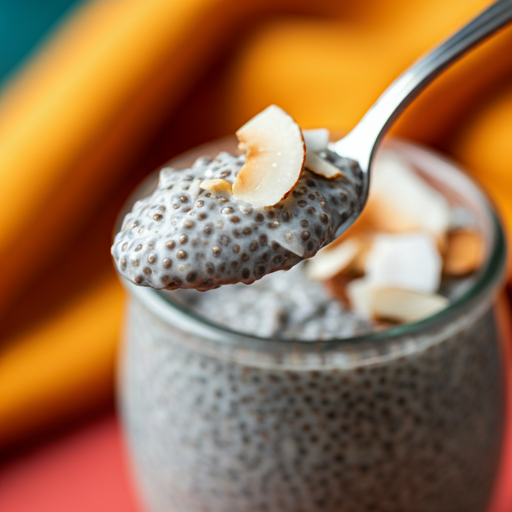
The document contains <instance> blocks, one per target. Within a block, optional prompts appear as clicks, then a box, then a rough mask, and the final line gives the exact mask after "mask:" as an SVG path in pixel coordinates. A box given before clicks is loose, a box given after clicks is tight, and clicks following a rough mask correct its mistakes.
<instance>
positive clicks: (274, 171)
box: [233, 105, 306, 207]
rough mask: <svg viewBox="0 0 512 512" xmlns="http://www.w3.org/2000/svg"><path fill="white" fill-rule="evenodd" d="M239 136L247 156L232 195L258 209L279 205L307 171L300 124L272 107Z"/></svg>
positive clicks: (249, 124)
mask: <svg viewBox="0 0 512 512" xmlns="http://www.w3.org/2000/svg"><path fill="white" fill-rule="evenodd" d="M236 135H237V137H238V140H239V141H240V146H239V147H240V149H242V150H243V151H248V154H247V159H246V162H245V165H244V166H243V167H242V169H241V170H240V172H239V173H238V176H237V179H236V181H235V183H234V184H233V194H234V195H235V197H236V198H237V199H240V200H242V201H245V202H247V203H251V204H252V205H253V206H256V207H265V206H273V205H275V204H277V203H278V202H279V201H281V200H282V199H284V198H285V197H286V196H287V195H288V194H289V193H290V192H291V191H292V189H293V187H294V186H295V184H296V183H297V181H298V179H299V178H300V175H301V173H302V170H303V169H304V160H305V156H306V147H305V144H304V139H303V137H302V132H301V130H300V128H299V125H298V124H297V123H296V122H295V121H294V120H293V118H292V117H291V116H290V115H288V114H287V113H286V112H285V111H284V110H282V109H281V108H279V107H277V106H276V105H271V106H270V107H268V108H266V109H265V110H263V112H260V113H259V114H258V115H256V116H255V117H253V118H252V119H251V120H250V121H249V122H247V123H246V124H245V125H244V126H242V128H240V129H239V130H238V131H237V132H236Z"/></svg>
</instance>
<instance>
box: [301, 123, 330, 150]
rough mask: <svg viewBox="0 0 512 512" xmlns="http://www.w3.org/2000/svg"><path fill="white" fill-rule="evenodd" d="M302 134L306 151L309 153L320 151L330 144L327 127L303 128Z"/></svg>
mask: <svg viewBox="0 0 512 512" xmlns="http://www.w3.org/2000/svg"><path fill="white" fill-rule="evenodd" d="M302 136H303V137H304V142H305V143H306V151H307V152H308V153H320V151H325V150H326V149H327V144H329V130H327V129H325V128H317V129H315V130H302Z"/></svg>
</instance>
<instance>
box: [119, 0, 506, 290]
mask: <svg viewBox="0 0 512 512" xmlns="http://www.w3.org/2000/svg"><path fill="white" fill-rule="evenodd" d="M511 18H512V0H499V1H497V2H495V3H494V4H493V5H491V6H490V7H489V8H488V9H487V10H486V11H484V12H483V13H482V14H480V15H479V16H478V17H476V18H475V19H474V20H473V21H471V22H470V23H469V24H468V25H466V26H465V27H464V28H463V29H461V30H460V31H459V32H457V33H456V34H455V35H454V36H452V37H451V38H450V39H448V40H447V41H446V42H444V43H442V44H441V45H440V46H438V47H437V48H435V49H434V50H432V51H431V52H430V53H429V54H427V55H426V56H425V57H423V58H422V59H420V60H419V61H417V62H416V63H415V64H413V66H412V67H411V68H409V69H408V70H407V71H406V72H405V73H403V74H402V75H401V76H400V77H398V79H397V80H395V82H393V83H392V84H391V86H390V87H388V89H387V90H386V91H385V92H384V93H383V94H382V96H381V97H380V98H379V99H378V100H377V102H376V103H375V105H374V106H373V107H372V108H371V109H370V110H369V111H368V112H367V114H366V115H365V116H364V117H363V118H362V120H361V121H360V122H359V124H357V126H356V127H355V128H354V129H353V130H352V131H351V132H350V133H349V134H348V135H347V136H346V137H344V138H343V139H341V140H340V141H338V142H335V143H332V144H330V145H329V146H328V151H327V153H330V155H328V156H329V157H330V158H329V160H331V161H332V162H333V163H336V165H335V166H336V167H338V169H339V168H341V169H343V170H345V166H347V169H346V170H347V173H344V175H342V176H341V177H339V179H338V181H337V185H338V186H336V185H335V184H334V183H331V182H330V181H329V180H328V179H326V177H325V176H324V177H322V176H323V175H322V176H318V175H316V174H314V173H312V172H309V170H308V173H302V175H300V176H299V178H298V181H297V182H296V184H295V185H294V187H293V191H291V192H292V193H291V194H290V195H289V196H288V198H287V199H286V201H285V203H286V204H285V203H281V202H280V203H278V204H279V206H278V207H274V206H272V207H268V209H266V210H263V209H261V208H259V209H258V208H256V207H253V205H252V201H250V200H247V199H246V200H245V202H244V200H242V201H239V200H238V199H237V197H236V194H235V193H234V188H235V187H236V183H237V181H238V180H239V178H240V176H239V175H238V174H236V172H235V171H236V170H237V169H238V171H239V173H241V172H242V171H243V167H244V166H245V163H244V162H246V161H245V160H244V158H242V157H241V156H236V155H230V154H228V153H220V154H219V155H217V157H216V158H215V159H206V160H205V159H199V160H196V162H195V163H194V164H193V165H192V167H190V168H189V169H187V171H186V172H181V173H176V172H175V171H174V170H173V169H171V168H166V169H163V170H162V172H161V173H160V180H159V183H158V186H157V189H156V190H155V191H154V192H153V194H151V195H150V196H148V197H146V198H144V199H142V200H140V201H137V202H136V203H135V204H134V205H133V210H132V212H130V213H129V214H127V215H126V217H125V219H124V222H123V226H122V228H121V231H120V232H119V233H118V234H117V235H116V238H115V240H114V245H113V247H112V254H113V256H114V259H115V261H116V265H117V267H118V270H119V271H120V273H121V274H122V275H123V276H124V277H126V278H127V279H128V280H130V281H132V282H133V283H135V284H138V285H142V286H151V287H153V288H156V289H162V288H166V289H167V290H174V289H177V288H195V289H197V290H209V289H212V288H215V287H218V286H221V285H224V284H233V283H239V282H243V283H245V284H250V283H252V282H254V281H255V280H256V279H260V278H261V277H263V276H264V275H266V274H268V273H271V272H274V271H277V270H287V269H289V268H291V267H292V266H294V265H296V264H297V263H299V262H300V261H302V260H303V259H306V258H310V257H311V256H313V255H314V254H315V253H316V252H317V251H318V249H319V248H320V247H322V246H323V245H325V244H327V243H330V242H331V241H332V240H333V239H335V238H336V237H337V236H338V235H340V234H341V233H343V232H344V231H346V229H347V228H348V227H350V225H351V224H352V223H353V222H354V221H355V220H356V219H357V218H358V217H359V215H360V214H361V212H362V210H363V208H364V206H365V204H366V201H367V198H368V190H369V185H370V173H371V166H372V159H373V157H374V155H375V151H376V149H377V147H378V145H379V143H380V141H381V139H382V137H383V136H384V134H385V133H386V131H387V130H388V128H389V127H390V126H391V124H392V123H393V122H394V121H395V119H396V118H397V117H398V116H399V115H400V113H401V112H402V111H403V110H404V109H405V107H406V106H407V105H408V104H409V103H410V102H411V101H412V100H413V99H414V97H415V96H416V95H417V94H419V92H420V91H421V90H423V89H424V88H425V87H426V86H427V85H428V84H429V83H430V82H431V81H432V80H433V79H434V78H435V77H436V76H437V75H438V74H440V73H441V72H442V71H443V70H444V69H445V68H447V67H448V66H449V65H450V64H451V63H452V62H453V61H455V60H456V59H457V58H458V57H460V56H461V55H463V54H464V53H465V52H466V51H467V50H469V49H470V48H471V47H473V46H475V45H476V44H477V43H478V42H479V41H481V40H482V39H484V38H485V37H486V36H489V35H490V34H492V33H493V32H495V31H496V30H498V29H499V28H500V27H502V26H503V25H505V24H506V23H507V22H508V21H509V20H510V19H511ZM276 109H277V110H278V111H279V110H281V109H279V108H278V107H276V106H272V107H269V108H267V109H266V110H265V111H263V112H262V113H260V114H258V116H261V115H266V116H267V117H266V118H265V119H266V121H265V123H266V124H265V123H264V124H265V126H266V125H268V122H269V121H268V119H269V117H268V116H269V115H270V116H271V117H272V120H271V121H272V122H271V124H272V126H274V129H275V124H273V123H278V124H279V123H284V125H283V126H285V127H287V128H286V129H287V130H288V129H290V122H291V123H292V124H295V122H294V121H293V119H291V118H290V120H291V121H290V120H288V118H289V116H288V114H286V113H285V112H284V111H281V113H279V112H278V111H276ZM258 116H256V117H255V118H253V120H251V121H249V123H254V122H256V121H255V120H256V119H258ZM276 116H277V117H276ZM261 119H262V118H261V117H259V122H260V123H261ZM276 119H277V121H276ZM283 119H286V122H285V121H283ZM279 120H280V121H279ZM245 126H247V125H245ZM243 128H244V127H242V129H243ZM242 129H241V130H242ZM241 130H239V132H240V131H241ZM283 130H284V128H283ZM285 131H286V130H285ZM296 131H297V132H298V136H299V137H300V138H301V141H300V142H301V145H302V144H303V142H302V137H301V136H300V128H299V127H298V126H296ZM256 132H258V133H260V132H261V126H259V129H258V130H256ZM263 132H264V133H265V130H263ZM276 165H277V164H275V163H274V164H272V166H276ZM349 167H351V169H350V171H351V172H352V171H354V170H355V171H357V170H358V169H357V168H359V170H360V171H361V172H356V173H354V174H353V176H356V175H357V180H352V179H349V176H350V175H351V172H350V173H349V172H348V171H349V169H348V168H349ZM312 170H314V169H312ZM317 172H318V169H317ZM264 176H267V174H264ZM212 178H213V179H212ZM260 178H261V177H260ZM271 178H273V177H272V176H271ZM226 180H231V181H229V182H227V181H226ZM212 182H213V183H216V184H217V185H219V183H218V182H220V183H222V184H223V185H224V188H226V187H227V188H228V189H229V190H230V191H231V189H232V191H233V194H231V193H228V192H226V191H222V190H216V189H212V188H211V187H212V186H215V185H213V184H212ZM260 184H261V183H260ZM260 184H258V186H257V187H256V190H257V189H258V187H259V186H260ZM267 186H268V183H267ZM282 192H284V191H282ZM333 235H334V236H333Z"/></svg>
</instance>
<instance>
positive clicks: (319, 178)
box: [112, 106, 363, 291]
mask: <svg viewBox="0 0 512 512" xmlns="http://www.w3.org/2000/svg"><path fill="white" fill-rule="evenodd" d="M273 113H274V114H273ZM265 115H270V116H271V121H272V123H273V122H274V121H275V122H277V123H278V124H279V122H283V120H284V126H283V129H284V130H285V131H286V129H287V128H288V129H290V130H292V132H293V133H294V135H295V136H296V137H295V138H296V140H295V142H296V144H297V146H298V147H297V152H298V153H299V155H298V157H297V155H296V154H295V152H293V151H289V153H290V155H289V156H290V158H291V159H293V158H295V159H296V160H297V161H296V162H295V167H294V168H293V169H292V170H293V172H292V171H290V170H289V169H288V168H287V158H286V156H287V154H286V151H285V149H284V148H283V150H282V151H279V149H280V147H277V149H275V150H274V149H272V148H271V146H272V145H274V144H276V142H275V141H274V140H273V139H274V138H275V137H279V134H275V136H273V135H274V134H271V136H269V137H266V138H269V139H270V140H264V141H258V144H257V146H258V148H257V152H258V154H259V155H261V158H262V159H263V162H259V161H256V162H254V158H252V153H251V149H249V151H248V153H247V154H245V153H244V154H241V155H233V154H230V153H227V152H220V153H218V154H217V155H216V156H215V157H214V158H208V157H200V158H198V159H197V160H195V162H194V163H193V164H192V166H191V167H190V168H187V169H181V170H176V169H174V168H173V167H172V166H165V167H164V168H162V169H161V170H160V175H159V181H158V185H157V187H156V190H154V191H153V193H152V194H150V195H149V196H148V197H145V198H143V199H140V200H139V201H137V202H136V203H135V204H134V205H133V208H132V211H131V212H129V213H128V214H127V215H126V217H125V219H124V222H123V225H122V227H121V230H120V232H119V233H118V234H117V235H116V237H115V240H114V244H113V247H112V255H113V257H114V260H115V262H116V266H117V268H118V270H119V272H120V273H121V275H123V276H124V277H125V278H127V279H128V280H130V281H131V282H133V283H135V284H137V285H141V286H151V287H152V288H155V289H167V290H176V289H178V288H194V289H197V290H202V291H205V290H210V289H213V288H217V287H219V286H220V285H225V284H233V283H239V282H241V283H245V284H251V283H253V282H254V281H255V280H257V279H260V278H261V277H263V276H264V275H266V274H269V273H271V272H275V271H276V270H287V269H289V268H291V267H292V266H293V265H296V264H297V263H298V262H299V261H302V260H303V259H307V258H310V257H312V256H314V255H315V254H316V253H317V252H318V250H319V249H320V248H321V247H323V246H324V245H326V244H328V243H330V242H332V241H333V240H334V238H335V234H336V233H337V231H338V230H339V228H340V227H341V226H342V225H343V224H344V223H345V222H346V221H347V220H348V219H350V218H351V217H352V216H353V215H354V214H356V213H357V212H359V211H360V210H361V207H360V204H361V201H362V199H361V198H362V194H363V176H362V173H361V170H360V169H359V167H358V165H357V164H356V163H355V162H353V161H350V160H348V159H346V158H342V157H340V156H338V155H337V154H336V153H334V152H332V151H329V150H328V148H327V142H328V139H327V138H325V141H324V143H325V146H324V147H321V151H317V152H313V151H309V153H308V154H306V149H305V148H306V146H305V142H304V138H303V135H302V131H301V130H300V128H299V126H298V125H297V124H296V123H295V122H294V121H293V119H292V118H291V117H290V116H288V114H286V113H285V112H284V111H282V110H281V109H279V108H278V107H275V106H271V107H269V108H268V109H266V110H265V111H263V112H262V113H260V114H259V115H258V116H256V117H255V118H253V120H251V121H249V123H247V124H246V125H245V126H249V125H250V123H251V122H254V120H257V119H259V116H263V119H265ZM276 116H277V118H276V119H275V117H276ZM272 123H271V126H270V127H267V126H266V125H265V127H266V128H268V129H270V130H272V129H273V130H276V126H273V124H272ZM288 123H289V124H290V125H291V126H288ZM243 129H244V127H242V128H241V129H240V130H239V131H238V132H237V134H238V136H239V137H240V138H241V135H240V132H241V131H242V130H243ZM278 131H279V130H278ZM262 132H265V130H261V129H260V128H258V129H257V131H256V135H254V134H253V130H251V131H250V134H252V136H253V137H255V138H258V134H261V133H262ZM241 140H243V139H242V138H241ZM314 142H316V140H314ZM254 145H256V143H254V144H253V146H254ZM246 146H247V144H243V145H242V147H246ZM260 146H264V147H260ZM249 147H250V146H249ZM316 149H318V148H316ZM318 153H320V154H321V156H320V155H319V154H318ZM308 158H309V160H308ZM311 158H313V160H312V163H309V162H310V160H311ZM256 160H258V158H257V157H256ZM305 165H306V168H305V167H304V166H305ZM318 165H319V166H320V171H322V169H323V171H322V172H323V173H324V175H319V174H318V172H320V171H313V170H314V169H315V167H316V166H318ZM254 168H255V169H256V171H257V172H255V174H257V176H256V177H254V176H250V178H251V179H252V181H254V182H255V183H254V184H253V185H254V188H255V190H256V189H258V188H259V189H262V188H264V186H265V183H264V182H265V176H266V175H267V174H268V176H269V177H268V181H269V182H270V184H269V185H268V187H267V189H268V194H270V195H272V194H274V192H275V190H276V189H278V190H279V185H280V180H284V181H285V182H286V181H287V179H288V181H289V180H290V177H289V174H291V175H292V178H291V182H290V185H289V186H290V188H288V187H287V186H285V185H282V187H284V188H282V189H281V192H280V193H277V194H275V197H274V198H273V199H271V200H269V202H270V204H267V205H266V206H262V204H260V203H261V202H262V198H261V197H259V196H254V199H255V200H259V202H255V203H251V202H248V201H247V199H249V198H251V197H252V196H251V194H250V192H251V190H249V193H247V191H246V190H244V189H242V191H240V192H238V194H239V195H238V196H237V195H236V191H237V190H239V189H240V188H242V186H239V187H238V188H237V185H239V184H240V183H241V182H242V183H245V182H246V181H249V178H247V172H249V173H250V172H251V171H254ZM247 169H249V171H247ZM310 169H311V170H310ZM329 173H330V174H329ZM326 176H330V177H326ZM251 183H252V182H251ZM276 198H281V199H279V200H278V201H277V202H275V201H276ZM263 204H265V202H264V201H263Z"/></svg>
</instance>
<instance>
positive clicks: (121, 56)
mask: <svg viewBox="0 0 512 512" xmlns="http://www.w3.org/2000/svg"><path fill="white" fill-rule="evenodd" d="M488 4H489V2H488V0H414V1H411V0H361V1H359V2H352V1H349V0H316V1H315V2H311V1H309V0H250V1H249V0H248V1H244V2H240V1H237V0H144V1H143V2H137V1H131V0H73V1H70V0H45V1H44V2H38V1H36V0H0V48H1V51H0V219H1V221H0V268H1V269H2V272H1V276H2V277H1V282H0V329H1V334H0V335H1V344H0V397H1V398H0V450H1V451H2V453H3V459H2V465H1V467H0V475H2V477H1V478H0V481H2V482H3V483H2V484H0V488H2V490H0V496H3V498H2V497H0V508H1V509H2V511H4V510H5V511H8V510H9V511H22V512H28V511H31V510H38V511H39V512H40V511H42V510H46V509H48V510H53V511H58V510H61V509H62V510H74V511H80V510H82V509H83V510H94V509H97V510H136V504H135V501H134V499H133V496H132V491H131V487H130V484H129V480H128V477H127V476H126V474H125V472H126V470H125V462H124V458H123V457H124V456H123V454H122V448H121V443H120V440H119V434H118V426H117V420H116V417H115V413H114V394H115V384H114V383H115V358H116V350H117V344H118V339H119V333H120V328H121V323H122V314H123V302H124V295H123V291H122V289H121V286H120V285H119V284H118V282H117V280H116V277H115V274H114V271H113V266H112V263H111V260H110V243H111V236H112V229H113V224H114V220H115V217H116V214H117V212H118V211H119V209H120V207H121V205H122V203H123V202H124V200H125V199H126V197H127V196H128V194H129V193H130V191H131V190H132V189H133V188H134V187H135V185H136V184H137V183H138V182H139V181H140V180H141V179H143V178H144V176H146V175H147V174H148V173H150V172H151V171H152V170H154V169H155V168H156V167H157V166H159V165H161V164H162V163H164V162H165V161H166V160H168V159H169V158H171V157H173V156H175V155H177V154H178V153H180V152H182V151H184V150H186V149H188V148H191V147H192V146H195V145H197V144H200V143H203V142H205V141H208V140H210V139H213V138H216V137H220V136H223V135H226V134H230V133H232V132H234V131H235V130H236V129H237V128H238V127H239V126H241V125H242V124H243V123H244V122H245V121H246V120H248V119H249V118H250V117H252V116H253V115H254V114H256V113H257V112H259V111H260V110H262V109H263V108H265V107H267V106H268V105H269V104H271V103H275V104H278V105H279V106H281V107H282V108H284V109H285V110H286V111H288V112H289V113H290V114H292V115H293V116H294V118H295V119H296V120H297V122H298V123H299V124H300V125H301V126H302V127H304V128H315V127H327V128H329V129H331V130H332V131H337V132H344V131H348V130H350V129H351V128H352V127H353V126H354V125H355V123H356V122H357V121H358V120H359V119H360V117H361V116H362V115H363V114H364V112H365V111H366V110H367V109H368V107H369V106H370V105H371V104H372V103H373V102H374V101H375V100H376V98H377V97H378V96H379V94H380V93H381V92H382V91H383V90H384V89H385V87H386V86H387V85H388V84H389V83H390V82H391V81H392V80H393V79H394V78H395V77H396V76H397V75H398V74H399V73H400V72H401V71H402V70H404V69H405V68H406V67H407V66H408V65H409V64H411V63H412V61H413V60H415V59H416V58H417V57H418V56H419V55H420V54H422V53H423V52H424V51H425V50H427V49H428V48H429V47H431V46H432V45H433V44H435V43H436V42H438V41H439V40H440V39H442V38H443V37H444V36H446V35H447V34H449V33H450V32H452V31H453V30H455V29H456V28H457V27H458V26H460V25H461V24H463V23H465V22H466V21H467V20H469V19H470V18H471V17H473V16H474V15H476V14H477V13H478V12H479V11H480V10H481V9H482V8H484V7H485V6H486V5H488ZM511 55H512V27H509V28H508V29H505V30H503V31H502V32H501V33H500V34H499V35H498V36H496V37H494V38H493V39H491V40H489V41H488V42H487V43H485V44H484V45H482V46H481V47H479V48H478V49H477V50H476V51H474V52H473V53H471V54H470V55H469V56H467V57H466V58H464V59H463V60H461V61H460V62H459V63H458V64H457V65H456V66H454V67H453V68H452V69H451V70H450V71H449V72H447V73H445V74H444V75H443V76H442V77H441V78H440V79H438V80H437V81H436V82H435V83H434V84H433V85H432V86H431V87H430V88H429V89H428V90H427V91H426V92H425V93H424V94H422V95H421V97H420V98H419V99H418V100H416V102H415V103H414V104H413V105H412V106H411V107H410V108H409V109H408V111H407V112H406V114H405V115H404V116H403V117H402V118H401V119H400V121H399V122H398V124H397V125H396V126H395V128H394V129H393V132H394V134H395V135H399V136H401V137H404V138H407V139H411V140H414V141H417V142H420V143H423V144H426V145H429V146H432V147H434V148H436V149H437V150H439V151H441V152H443V153H446V154H448V155H449V156H451V157H452V158H454V159H455V160H457V161H458V162H460V163H462V164H463V165H464V166H466V168H467V169H468V170H469V171H470V172H471V173H472V174H473V175H474V176H475V178H476V179H477V180H479V181H480V183H481V184H482V186H483V187H484V188H486V189H487V191H488V192H489V194H490V195H491V197H492V199H493V200H494V202H495V204H496V205H497V207H498V209H499V211H500V213H501V215H502V217H503V219H504V222H505V224H506V226H507V229H508V230H509V232H510V230H511V229H512V150H511V147H512V145H511V140H512V60H511ZM509 451H510V450H509ZM508 466H510V467H511V468H512V458H511V463H510V464H508ZM504 471H505V470H504ZM507 475H508V476H507ZM507 475H505V473H504V475H502V483H503V488H504V489H505V488H506V487H507V488H508V487H512V486H511V485H510V484H511V483H512V469H511V471H510V472H509V473H507ZM507 482H508V486H507V485H506V483H507ZM63 484H65V485H63ZM29 491H30V492H29ZM507 492H509V491H506V490H505V491H503V492H502V493H501V494H500V497H499V499H497V502H496V507H495V511H496V512H501V511H503V512H504V511H505V510H510V508H509V507H512V501H507V500H508V494H507ZM509 494H510V492H509ZM2 500H3V506H2ZM500 500H501V501H500Z"/></svg>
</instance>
